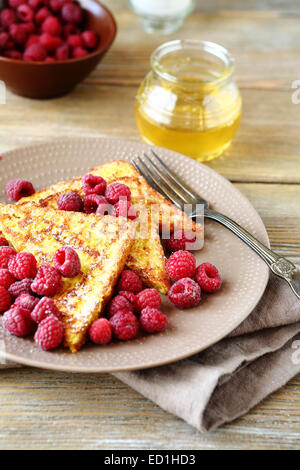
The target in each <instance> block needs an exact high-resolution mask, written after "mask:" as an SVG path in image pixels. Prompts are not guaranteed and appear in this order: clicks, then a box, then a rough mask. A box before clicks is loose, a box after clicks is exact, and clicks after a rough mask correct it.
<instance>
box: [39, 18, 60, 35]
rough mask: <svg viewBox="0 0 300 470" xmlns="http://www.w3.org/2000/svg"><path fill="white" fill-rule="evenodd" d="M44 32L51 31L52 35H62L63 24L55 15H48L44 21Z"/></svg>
mask: <svg viewBox="0 0 300 470" xmlns="http://www.w3.org/2000/svg"><path fill="white" fill-rule="evenodd" d="M42 32H43V33H49V34H51V35H52V36H60V35H61V33H62V26H61V24H60V22H59V21H58V19H57V18H56V17H55V16H48V17H47V18H46V19H45V20H44V21H43V24H42Z"/></svg>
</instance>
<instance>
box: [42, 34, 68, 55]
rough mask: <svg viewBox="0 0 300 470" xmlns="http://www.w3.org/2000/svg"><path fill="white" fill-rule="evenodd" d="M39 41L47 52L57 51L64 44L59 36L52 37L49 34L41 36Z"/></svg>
mask: <svg viewBox="0 0 300 470" xmlns="http://www.w3.org/2000/svg"><path fill="white" fill-rule="evenodd" d="M39 40H40V44H41V45H42V46H43V48H44V49H45V51H47V52H52V51H55V49H57V48H58V47H59V46H60V45H61V44H62V42H63V41H62V39H61V38H59V37H57V36H51V34H49V33H43V34H41V36H40V38H39Z"/></svg>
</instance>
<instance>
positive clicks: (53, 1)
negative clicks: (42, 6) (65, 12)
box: [49, 0, 63, 13]
mask: <svg viewBox="0 0 300 470" xmlns="http://www.w3.org/2000/svg"><path fill="white" fill-rule="evenodd" d="M49 4H50V7H51V10H53V11H54V12H55V13H58V12H59V11H60V10H61V8H62V6H63V2H62V0H50V1H49Z"/></svg>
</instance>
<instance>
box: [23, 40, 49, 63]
mask: <svg viewBox="0 0 300 470" xmlns="http://www.w3.org/2000/svg"><path fill="white" fill-rule="evenodd" d="M46 56H47V52H46V49H45V48H44V47H43V46H42V45H41V44H37V43H36V44H31V46H28V47H26V49H25V51H24V56H23V57H24V60H30V61H32V62H43V60H45V59H46Z"/></svg>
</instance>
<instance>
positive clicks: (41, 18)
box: [35, 7, 51, 24]
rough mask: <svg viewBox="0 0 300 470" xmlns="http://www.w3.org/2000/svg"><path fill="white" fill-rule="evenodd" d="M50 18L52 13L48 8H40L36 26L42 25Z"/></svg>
mask: <svg viewBox="0 0 300 470" xmlns="http://www.w3.org/2000/svg"><path fill="white" fill-rule="evenodd" d="M49 16H51V12H50V10H49V9H48V8H47V7H43V8H40V9H39V11H38V12H37V13H36V15H35V22H36V24H42V23H43V22H44V21H45V20H46V19H47V18H48V17H49Z"/></svg>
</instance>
